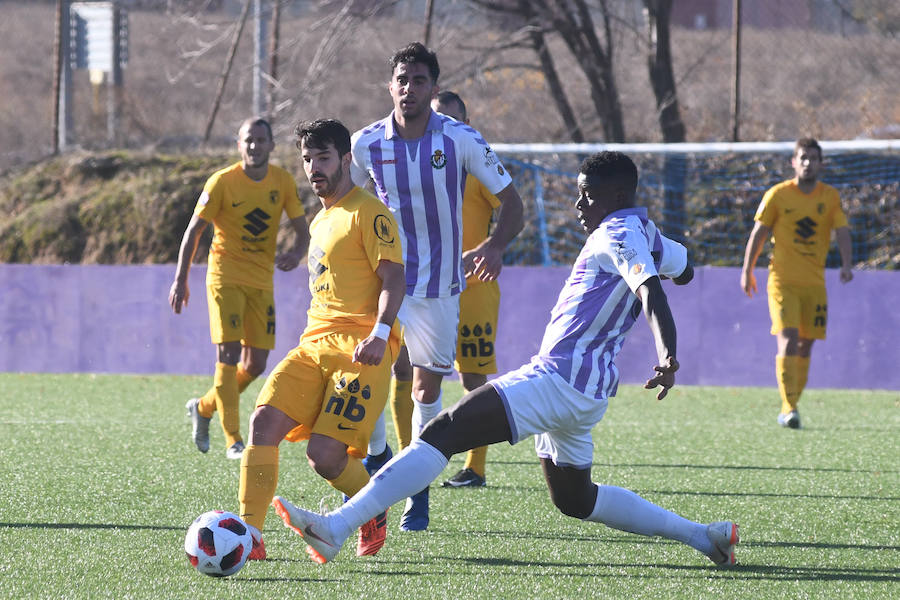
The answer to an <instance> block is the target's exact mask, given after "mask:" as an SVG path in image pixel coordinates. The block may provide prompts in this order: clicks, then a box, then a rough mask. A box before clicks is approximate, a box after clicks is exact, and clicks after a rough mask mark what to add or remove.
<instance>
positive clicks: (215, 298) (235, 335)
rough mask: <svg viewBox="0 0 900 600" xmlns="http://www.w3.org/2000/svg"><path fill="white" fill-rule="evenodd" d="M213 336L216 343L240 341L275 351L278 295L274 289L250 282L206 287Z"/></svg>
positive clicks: (211, 334) (210, 331)
mask: <svg viewBox="0 0 900 600" xmlns="http://www.w3.org/2000/svg"><path fill="white" fill-rule="evenodd" d="M206 301H207V305H208V307H209V337H210V338H211V339H212V343H213V344H222V343H225V342H236V341H238V340H240V341H241V343H242V344H243V345H245V346H252V347H254V348H262V349H263V350H271V349H272V348H274V347H275V297H274V294H273V293H272V290H261V289H259V288H253V287H248V286H246V285H233V284H227V285H216V286H211V285H208V286H206Z"/></svg>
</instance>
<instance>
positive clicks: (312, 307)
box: [301, 186, 403, 354]
mask: <svg viewBox="0 0 900 600" xmlns="http://www.w3.org/2000/svg"><path fill="white" fill-rule="evenodd" d="M309 235H310V242H309V291H310V292H311V293H312V300H311V301H310V303H309V310H308V311H307V321H306V330H305V331H304V332H303V336H302V338H301V339H303V340H309V339H316V338H319V337H322V336H324V335H329V334H333V333H348V334H351V335H361V336H363V337H365V336H366V335H368V334H369V330H371V329H372V327H373V326H374V325H375V317H376V316H377V314H378V297H379V295H380V294H381V287H382V282H381V278H380V277H378V275H377V274H376V273H375V269H377V268H378V262H379V261H381V260H387V261H390V262H393V263H397V264H400V265H402V264H403V252H402V248H401V244H400V237H399V235H398V229H397V222H396V221H395V220H394V216H393V215H392V214H391V211H389V210H388V208H387V207H386V206H385V205H384V204H382V203H381V201H380V200H378V199H377V198H376V197H375V196H373V195H372V194H370V193H369V192H367V191H365V190H363V189H361V188H359V187H355V186H354V187H353V189H352V190H351V191H350V192H348V193H347V195H346V196H344V197H343V198H341V199H340V200H338V201H337V202H336V203H335V204H334V205H333V206H331V207H329V208H327V209H323V210H321V211H319V213H318V214H317V215H316V217H315V218H314V219H313V221H312V223H310V225H309ZM394 330H395V331H394V332H393V333H392V336H391V337H392V338H394V339H393V340H392V341H393V342H394V343H395V344H396V343H398V338H397V335H396V334H397V330H398V327H396V324H395V327H394ZM396 350H397V348H394V353H395V354H396Z"/></svg>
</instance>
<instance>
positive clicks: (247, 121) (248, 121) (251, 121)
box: [238, 117, 275, 140]
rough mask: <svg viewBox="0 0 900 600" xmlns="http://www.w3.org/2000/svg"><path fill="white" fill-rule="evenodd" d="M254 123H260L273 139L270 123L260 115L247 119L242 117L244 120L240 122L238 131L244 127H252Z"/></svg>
mask: <svg viewBox="0 0 900 600" xmlns="http://www.w3.org/2000/svg"><path fill="white" fill-rule="evenodd" d="M254 125H262V126H263V127H265V128H266V131H268V132H269V139H270V140H274V139H275V136H273V135H272V125H271V124H270V123H269V122H268V121H266V120H265V119H264V118H262V117H250V118H249V119H244V122H243V123H241V126H240V127H239V128H238V131H240V130H241V129H243V128H244V127H253V126H254Z"/></svg>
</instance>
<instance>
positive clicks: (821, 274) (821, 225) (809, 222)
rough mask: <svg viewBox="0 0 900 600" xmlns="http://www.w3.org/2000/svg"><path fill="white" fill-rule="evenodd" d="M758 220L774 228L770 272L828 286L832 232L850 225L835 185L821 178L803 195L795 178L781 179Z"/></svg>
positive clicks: (782, 278) (780, 277) (793, 280)
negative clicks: (826, 267)
mask: <svg viewBox="0 0 900 600" xmlns="http://www.w3.org/2000/svg"><path fill="white" fill-rule="evenodd" d="M755 219H756V220H757V221H759V222H760V223H762V224H763V225H765V226H766V227H768V228H770V229H771V230H772V243H773V244H774V247H773V249H772V256H771V259H770V261H769V271H770V273H771V275H772V277H773V278H774V279H775V280H776V281H777V282H779V283H785V284H792V285H825V259H826V257H827V256H828V247H829V246H830V245H831V231H832V230H833V229H837V228H839V227H846V226H847V217H846V215H845V214H844V211H843V210H842V209H841V198H840V195H839V194H838V191H837V190H836V189H835V188H833V187H832V186H830V185H828V184H825V183H822V182H821V181H819V182H816V187H815V188H814V189H813V191H812V192H810V193H809V194H804V193H803V192H802V191H800V188H799V187H798V186H797V182H796V181H795V180H793V179H789V180H787V181H782V182H781V183H779V184H777V185H775V186H773V187H771V188H770V189H769V190H768V191H767V192H766V193H765V195H764V196H763V199H762V202H760V204H759V208H758V209H757V211H756V217H755Z"/></svg>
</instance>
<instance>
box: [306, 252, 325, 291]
mask: <svg viewBox="0 0 900 600" xmlns="http://www.w3.org/2000/svg"><path fill="white" fill-rule="evenodd" d="M323 258H325V251H324V250H322V249H321V248H319V247H318V246H316V247H314V248H310V249H309V256H308V257H307V259H306V267H307V269H308V270H309V287H310V289H313V288H315V285H316V280H317V279H318V278H319V277H321V276H322V275H323V274H324V273H325V271H327V270H328V267H326V266H325V265H324V264H322V259H323ZM326 289H327V286H326ZM316 291H319V290H316Z"/></svg>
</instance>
